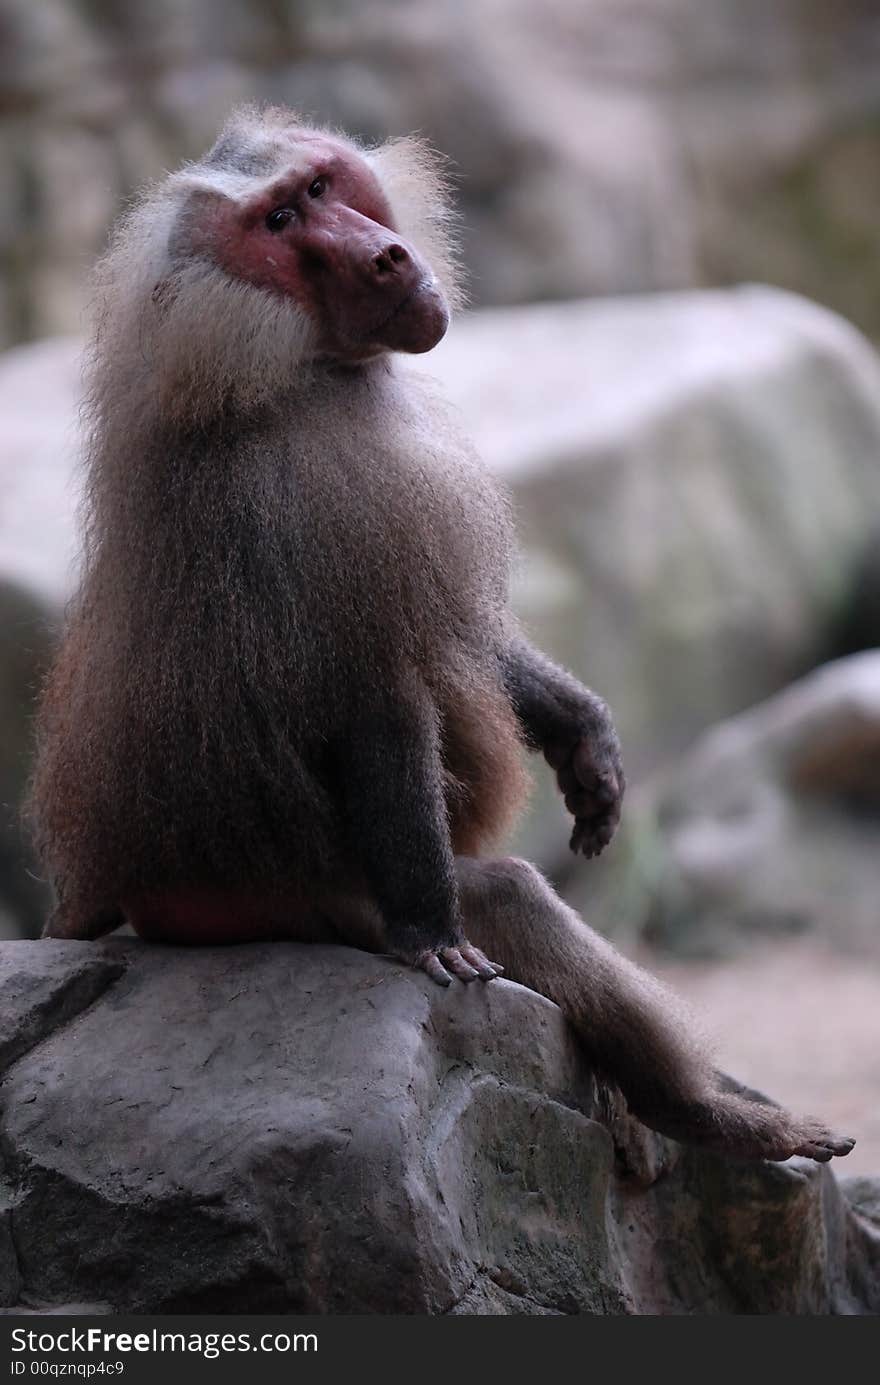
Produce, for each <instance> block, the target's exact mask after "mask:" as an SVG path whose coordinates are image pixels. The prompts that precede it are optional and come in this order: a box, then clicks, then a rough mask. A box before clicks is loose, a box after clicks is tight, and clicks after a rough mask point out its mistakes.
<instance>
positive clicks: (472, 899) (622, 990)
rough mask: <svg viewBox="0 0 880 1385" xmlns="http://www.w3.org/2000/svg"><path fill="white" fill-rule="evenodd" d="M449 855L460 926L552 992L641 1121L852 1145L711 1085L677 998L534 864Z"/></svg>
mask: <svg viewBox="0 0 880 1385" xmlns="http://www.w3.org/2000/svg"><path fill="white" fill-rule="evenodd" d="M456 866H457V873H458V879H459V888H460V894H461V905H462V914H463V918H464V927H465V932H466V934H467V936H468V938H469V939H470V940H471V942H473V943H475V944H476V946H477V947H479V948H482V949H483V951H484V952H485V953H486V954H487V955H488V956H489V957H491V958H493V960H496V961H498V962H500V963H501V964H502V965H503V966H504V968H505V974H506V976H507V977H508V979H510V980H514V981H520V982H522V984H523V985H526V986H529V987H531V989H532V990H535V991H539V992H540V993H541V994H542V995H545V996H548V997H549V998H550V999H551V1000H554V1001H556V1003H557V1004H558V1005H559V1006H560V1008H561V1009H562V1010H563V1012H564V1013H565V1014H566V1016H567V1017H568V1019H569V1020H570V1021H571V1023H572V1024H573V1025H574V1027H575V1028H576V1030H577V1032H578V1034H579V1035H580V1037H581V1039H582V1041H583V1043H584V1046H585V1049H586V1050H587V1052H588V1054H589V1057H590V1059H591V1061H592V1062H593V1064H594V1065H595V1067H596V1070H597V1072H599V1073H600V1074H601V1075H602V1076H603V1077H604V1078H606V1079H609V1080H610V1081H613V1082H614V1083H615V1084H616V1085H617V1086H618V1087H619V1088H620V1089H621V1091H622V1092H623V1094H624V1096H625V1098H626V1101H627V1104H628V1105H629V1107H630V1109H631V1110H632V1112H633V1113H634V1114H635V1115H637V1116H638V1117H639V1119H640V1120H642V1121H643V1122H644V1123H645V1124H646V1125H649V1126H651V1127H652V1128H653V1129H655V1130H659V1131H661V1133H663V1134H665V1135H670V1136H672V1137H673V1138H675V1139H677V1140H681V1141H683V1142H685V1143H689V1144H699V1145H703V1146H704V1147H708V1148H710V1149H716V1150H719V1151H723V1152H724V1153H726V1154H731V1155H735V1156H739V1157H742V1158H763V1159H787V1158H788V1157H789V1156H790V1155H792V1154H803V1155H807V1156H808V1157H809V1158H812V1159H818V1160H820V1161H822V1162H825V1161H826V1160H828V1159H830V1158H831V1157H832V1156H833V1155H835V1154H848V1153H849V1151H850V1150H851V1149H852V1147H853V1144H854V1141H853V1140H850V1139H844V1138H841V1137H840V1136H837V1135H835V1134H833V1133H831V1132H830V1131H829V1130H827V1129H826V1128H825V1127H824V1126H823V1125H822V1123H821V1122H820V1121H815V1120H811V1119H800V1118H797V1117H795V1116H792V1115H790V1114H789V1113H788V1112H787V1111H784V1110H782V1109H780V1108H778V1107H774V1106H769V1105H763V1104H761V1103H759V1102H757V1101H753V1100H750V1099H749V1098H748V1097H747V1096H744V1095H742V1093H740V1092H732V1091H725V1090H722V1087H721V1084H720V1081H719V1079H718V1077H716V1075H715V1073H714V1070H713V1068H712V1065H711V1062H710V1061H709V1059H708V1058H707V1057H706V1056H705V1055H704V1054H703V1053H702V1052H701V1051H700V1048H699V1046H698V1045H697V1044H695V1043H694V1041H693V1038H692V1037H691V1031H692V1028H693V1026H692V1025H689V1023H688V1020H687V1017H686V1015H685V1014H684V1013H683V1010H682V1006H681V1004H680V1003H679V1002H678V1001H676V999H675V997H674V996H673V995H672V994H671V993H670V992H668V991H667V990H666V989H665V987H663V986H662V985H661V984H660V982H659V981H657V980H655V978H654V977H652V976H650V975H649V974H648V973H647V972H645V971H642V969H641V968H640V967H637V966H635V965H634V964H633V963H631V962H629V961H628V960H627V959H626V958H624V957H622V956H621V955H620V954H619V953H618V952H616V951H615V949H614V948H613V947H612V946H611V945H610V943H608V942H607V941H606V940H605V939H604V938H602V937H600V936H599V935H598V934H597V933H595V932H594V931H593V930H592V929H591V928H588V927H587V925H586V924H585V923H584V922H583V920H582V919H581V918H580V917H579V916H578V915H577V914H576V913H575V912H574V910H573V909H571V908H569V907H568V905H567V904H565V903H564V902H563V901H562V900H561V899H560V898H559V896H558V895H557V894H556V893H555V891H554V890H553V889H552V888H551V886H550V885H549V884H548V882H547V881H546V880H545V879H544V878H543V876H542V875H541V874H540V873H539V872H538V871H537V870H536V869H535V868H534V866H531V865H529V864H528V863H527V862H525V861H518V860H514V859H511V858H508V859H504V860H500V861H486V862H481V861H476V860H471V859H470V858H465V857H459V858H458V859H457V862H456Z"/></svg>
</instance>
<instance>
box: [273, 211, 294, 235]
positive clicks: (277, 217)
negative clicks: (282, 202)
mask: <svg viewBox="0 0 880 1385" xmlns="http://www.w3.org/2000/svg"><path fill="white" fill-rule="evenodd" d="M295 215H296V213H295V212H294V210H293V208H292V207H276V208H275V210H274V211H271V212H270V213H269V215H268V216H267V217H266V226H267V227H268V229H269V230H270V231H283V230H284V227H285V226H286V225H287V223H288V221H292V220H293V218H294V216H295Z"/></svg>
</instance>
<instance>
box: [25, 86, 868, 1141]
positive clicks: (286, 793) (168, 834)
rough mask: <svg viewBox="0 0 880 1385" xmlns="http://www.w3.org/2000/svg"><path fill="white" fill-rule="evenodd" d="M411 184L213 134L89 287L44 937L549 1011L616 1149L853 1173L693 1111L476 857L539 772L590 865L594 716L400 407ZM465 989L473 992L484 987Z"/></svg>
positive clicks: (432, 173) (51, 725) (603, 716)
mask: <svg viewBox="0 0 880 1385" xmlns="http://www.w3.org/2000/svg"><path fill="white" fill-rule="evenodd" d="M450 227H451V218H450V213H449V209H448V199H447V191H446V187H445V185H444V178H443V172H442V166H441V164H440V162H439V161H438V159H437V158H436V156H434V155H433V154H432V153H431V152H430V151H429V150H428V149H427V148H426V147H425V146H424V145H423V144H421V143H420V142H418V141H414V140H396V141H392V142H390V143H388V144H385V145H383V146H382V147H380V148H378V149H362V148H360V147H359V146H358V145H357V144H356V143H355V142H354V141H352V140H350V139H349V138H347V137H343V136H341V135H339V134H336V133H331V132H328V131H324V130H321V129H316V128H313V127H311V126H308V125H306V124H305V123H303V122H302V121H301V120H299V119H298V118H297V117H296V116H295V115H293V114H292V113H291V112H289V111H285V110H279V109H269V110H261V111H260V110H254V109H247V110H243V111H239V112H238V113H237V114H235V115H234V116H233V117H232V119H231V120H230V121H229V122H228V123H227V125H226V126H225V128H224V129H223V131H222V132H221V134H220V136H219V138H218V140H217V142H216V143H215V144H214V146H213V148H212V149H211V150H210V151H209V153H208V154H207V155H206V156H205V157H204V158H203V159H202V160H201V161H200V162H197V163H193V164H189V165H187V166H185V167H184V168H183V169H181V170H180V171H178V172H176V173H174V174H172V175H171V176H170V177H168V178H167V179H166V180H165V181H164V182H163V183H162V184H161V185H160V186H159V187H158V188H156V189H155V190H153V191H151V192H149V193H147V195H146V196H145V197H144V198H143V199H142V200H141V202H140V203H139V204H138V205H137V206H136V207H135V208H134V209H133V210H132V211H130V212H129V214H128V215H127V216H125V218H124V219H123V220H122V222H121V224H120V226H119V227H118V228H117V230H116V232H115V235H114V237H113V240H112V243H111V246H110V249H109V251H108V254H107V255H106V257H105V258H104V260H103V262H102V264H101V266H100V267H99V270H98V273H97V305H98V314H97V325H96V332H95V336H94V342H93V349H92V354H91V364H90V377H89V378H90V385H89V394H88V407H89V411H90V413H89V416H90V420H91V434H90V436H91V446H90V451H89V455H88V465H87V484H86V489H85V516H84V518H85V524H84V549H83V573H82V580H81V585H80V588H79V591H78V594H77V596H76V597H75V599H74V601H73V603H72V605H71V610H70V615H69V622H68V628H67V633H66V637H65V639H64V641H63V644H62V647H61V649H60V653H59V655H58V658H57V663H56V665H55V668H54V672H53V673H52V674H51V676H50V679H49V681H48V685H47V688H46V691H45V694H44V699H43V703H42V708H41V712H40V716H39V724H38V755H37V767H36V771H35V778H34V784H33V791H32V796H31V813H32V818H33V823H34V831H35V837H36V841H37V843H38V847H39V850H40V852H41V855H42V859H43V861H44V862H45V865H46V869H47V871H48V873H49V875H50V876H51V879H52V881H53V884H54V887H55V891H56V894H57V905H56V907H55V910H54V912H53V914H52V915H51V917H50V919H49V922H48V924H47V926H46V930H45V932H46V934H48V935H49V936H51V937H56V938H97V937H99V936H100V935H102V934H104V933H107V932H109V931H111V930H112V929H113V928H115V927H117V926H118V925H119V924H120V923H121V922H122V921H123V920H127V921H128V922H129V923H130V924H131V925H132V926H133V927H134V929H135V930H136V931H137V932H138V933H139V934H141V935H142V936H143V937H145V938H151V939H163V940H170V941H176V942H190V943H198V942H203V943H214V942H220V941H230V942H232V941H245V940H249V939H255V938H261V939H268V938H293V939H300V940H321V941H328V940H332V941H336V942H342V943H348V944H351V945H354V946H356V947H362V948H367V949H370V950H373V951H378V952H382V953H388V954H391V955H392V956H394V957H395V958H398V959H401V960H402V961H404V962H406V963H408V964H410V965H412V966H413V967H418V968H421V969H423V970H424V971H425V972H427V974H428V975H429V976H430V977H432V978H433V980H434V981H435V982H438V983H440V984H441V985H449V984H450V983H451V982H452V981H453V979H454V978H455V979H458V980H460V981H490V980H491V979H492V978H493V977H495V976H496V975H498V973H499V972H501V971H502V970H504V969H506V972H507V975H508V976H510V977H511V978H513V979H515V980H517V981H520V982H522V983H524V984H525V985H527V986H530V987H532V988H533V989H535V990H537V991H540V992H542V993H543V994H544V995H545V996H548V997H550V998H551V999H552V1000H554V1001H556V1002H557V1003H558V1004H559V1005H560V1006H561V1007H562V1009H563V1011H564V1013H565V1014H566V1015H567V1016H568V1018H569V1020H570V1021H571V1023H572V1024H573V1025H574V1027H575V1029H576V1031H577V1033H578V1034H579V1036H580V1039H581V1041H582V1043H583V1045H584V1048H585V1050H586V1052H587V1053H588V1055H589V1058H590V1061H591V1062H592V1064H593V1066H594V1069H595V1070H596V1072H597V1073H598V1074H599V1075H600V1076H601V1077H602V1078H603V1079H604V1080H606V1081H607V1082H608V1083H609V1084H615V1085H616V1086H617V1087H618V1088H619V1089H620V1090H621V1091H622V1093H623V1095H624V1097H625V1099H626V1101H627V1103H628V1105H629V1107H630V1109H631V1110H632V1112H633V1113H634V1114H636V1115H637V1116H638V1117H639V1118H640V1119H641V1120H642V1121H644V1122H645V1123H646V1124H647V1125H649V1126H652V1127H654V1128H655V1129H657V1130H659V1131H662V1132H665V1133H666V1134H669V1135H672V1136H674V1137H676V1138H679V1139H681V1140H684V1141H690V1142H693V1143H697V1144H701V1145H703V1146H707V1147H710V1148H713V1149H716V1150H720V1151H725V1152H727V1153H729V1154H731V1155H735V1156H741V1157H756V1158H759V1157H764V1158H769V1159H785V1158H787V1157H788V1156H789V1155H791V1154H795V1153H799V1154H804V1155H809V1156H811V1157H812V1158H814V1159H818V1160H827V1159H830V1158H831V1157H832V1155H834V1154H846V1153H848V1151H849V1150H850V1149H851V1147H852V1143H853V1142H852V1141H851V1140H849V1139H842V1138H839V1137H838V1136H836V1135H834V1134H832V1133H830V1132H829V1131H828V1130H826V1129H825V1127H824V1126H823V1125H822V1124H821V1123H819V1122H817V1121H813V1120H801V1119H797V1118H795V1117H793V1116H790V1115H789V1114H787V1113H786V1112H784V1111H781V1110H779V1109H777V1108H774V1107H771V1106H766V1105H762V1104H760V1103H758V1102H754V1101H751V1100H750V1099H748V1097H746V1096H744V1095H743V1094H742V1093H735V1092H730V1091H727V1090H724V1089H723V1085H722V1083H721V1081H720V1079H719V1078H718V1077H717V1075H716V1074H715V1072H714V1070H713V1068H712V1066H711V1063H710V1062H709V1060H708V1059H707V1058H706V1057H704V1056H703V1055H702V1053H701V1052H700V1051H699V1048H698V1046H696V1045H694V1044H693V1043H692V1042H691V1041H690V1040H689V1039H688V1037H687V1034H686V1033H685V1032H684V1030H683V1028H682V1025H681V1023H680V1022H679V1018H678V1012H677V1010H676V1007H675V1001H674V1000H673V999H672V998H671V997H670V996H669V995H668V994H667V993H666V992H665V991H664V990H663V989H662V988H661V987H660V985H659V983H657V982H656V981H654V980H653V979H652V978H651V977H650V976H649V975H647V974H646V973H644V972H643V971H641V970H640V969H638V968H637V967H635V966H634V965H631V964H630V963H629V962H628V961H627V960H626V959H624V958H622V957H621V956H619V955H618V954H617V953H616V952H615V950H614V949H613V948H612V947H611V946H610V945H609V944H608V943H607V942H606V941H605V940H604V939H602V938H601V937H599V936H598V935H597V934H595V933H594V932H592V931H591V930H590V928H588V927H587V925H586V924H585V923H584V922H583V921H582V920H581V919H580V918H579V917H578V916H577V915H576V914H575V913H574V912H573V911H572V910H571V909H570V908H568V907H567V906H566V905H565V904H564V903H563V902H562V900H560V899H559V898H558V897H557V895H556V894H555V893H554V891H553V889H552V888H551V887H550V885H549V884H548V883H547V881H546V880H544V879H543V878H542V876H541V875H540V874H539V873H538V871H537V870H535V869H534V868H533V867H532V866H531V865H528V864H527V863H525V862H524V861H519V860H513V859H509V858H501V859H491V857H490V858H489V859H486V857H487V855H490V853H491V850H492V847H493V843H496V842H497V841H498V839H499V838H500V837H502V836H503V834H504V832H505V831H506V830H507V829H508V828H509V826H510V825H511V823H512V821H513V818H514V817H515V815H516V812H517V810H518V808H519V806H520V804H521V800H522V797H523V787H524V775H523V769H522V759H523V756H522V749H523V746H525V747H527V748H529V749H531V750H534V751H541V752H543V754H544V756H545V757H546V759H547V760H548V761H549V763H550V765H551V767H552V768H553V770H554V771H555V772H556V775H557V778H558V781H559V786H560V788H561V790H562V792H563V794H564V796H565V802H566V805H567V807H568V809H569V811H570V812H571V814H572V816H573V819H574V828H573V833H572V838H571V846H572V849H573V850H574V851H575V852H581V853H583V854H584V855H585V856H594V855H596V854H597V853H598V852H600V851H601V850H602V849H603V848H604V847H605V846H606V845H607V843H608V842H609V840H610V839H611V836H612V834H613V832H614V830H615V827H616V825H617V822H618V818H619V814H620V804H621V798H622V795H623V790H624V776H623V770H622V768H621V760H620V751H619V747H618V741H617V737H616V735H615V732H614V729H613V726H612V722H611V719H610V716H609V712H608V709H607V707H606V706H605V704H604V703H603V702H602V700H601V699H600V698H599V697H597V696H596V695H595V694H594V693H592V692H589V691H588V690H587V689H586V688H584V687H583V686H582V685H581V684H580V683H579V682H578V681H577V680H576V679H575V678H574V677H573V676H571V675H570V674H569V673H567V672H565V671H564V670H562V669H560V668H558V667H556V666H555V665H554V664H553V663H551V661H550V660H549V659H547V658H545V657H544V655H543V654H541V653H539V652H538V651H537V650H536V649H534V648H533V647H532V645H531V644H530V643H529V641H528V639H527V638H526V637H525V635H524V634H523V633H522V631H521V630H520V629H519V628H518V626H517V623H516V621H515V619H514V617H513V615H512V614H511V612H510V609H509V607H508V593H507V588H508V569H509V566H510V560H511V552H512V534H511V519H510V514H509V509H508V505H507V503H506V501H505V500H504V498H502V496H501V495H500V494H499V491H498V489H497V487H496V486H495V484H494V483H493V482H492V481H491V480H490V479H489V477H488V475H487V474H486V472H485V471H484V470H483V468H482V467H481V465H480V463H479V462H478V460H477V459H476V458H475V457H474V455H473V453H472V451H471V448H470V446H469V445H468V443H467V441H466V440H464V439H463V438H461V437H460V436H459V434H458V429H457V425H456V423H455V420H454V418H453V417H452V416H451V414H450V413H449V412H448V411H447V410H446V409H445V408H444V406H443V403H442V402H441V401H440V400H438V399H437V398H436V397H435V394H434V390H433V388H432V387H431V386H430V385H429V384H427V383H424V382H421V381H420V380H419V379H418V377H417V376H416V375H415V373H414V372H412V373H411V372H406V371H403V370H401V369H400V366H399V364H398V363H396V361H395V357H394V353H395V352H401V351H402V352H410V353H419V352H425V351H429V350H430V349H431V348H432V347H433V346H434V345H435V344H436V343H437V342H438V341H439V340H440V338H441V337H442V336H443V334H444V332H445V330H446V327H447V323H448V318H449V312H450V308H451V307H452V306H455V305H456V303H457V302H458V299H459V292H458V288H457V275H456V257H455V254H454V252H453V250H452V248H451V245H452V240H451V237H450ZM494 959H497V960H494Z"/></svg>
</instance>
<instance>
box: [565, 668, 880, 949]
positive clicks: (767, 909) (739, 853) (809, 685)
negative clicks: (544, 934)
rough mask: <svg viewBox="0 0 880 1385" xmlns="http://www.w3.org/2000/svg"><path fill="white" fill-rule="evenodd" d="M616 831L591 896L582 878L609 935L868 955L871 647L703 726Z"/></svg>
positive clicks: (875, 847)
mask: <svg viewBox="0 0 880 1385" xmlns="http://www.w3.org/2000/svg"><path fill="white" fill-rule="evenodd" d="M623 831H624V838H623V841H622V844H621V850H620V853H619V855H618V856H617V858H616V859H615V860H613V861H612V860H610V859H609V862H608V863H607V865H606V866H604V867H603V868H602V869H601V871H600V873H599V875H600V880H601V890H600V891H599V897H598V898H597V893H596V891H597V890H598V886H599V881H597V880H596V879H594V882H593V884H594V892H593V896H592V911H593V918H594V920H595V919H596V918H597V917H601V918H602V920H603V922H604V923H605V926H606V928H609V929H610V931H612V932H614V931H619V928H620V927H624V926H625V927H626V928H627V929H628V930H635V932H637V933H641V934H642V935H643V936H646V937H648V938H649V939H650V940H651V941H652V942H654V943H660V944H662V945H663V946H665V947H668V948H671V949H673V950H674V951H676V952H679V953H683V954H686V955H687V954H691V955H697V956H712V955H715V954H718V953H719V952H720V953H722V954H723V953H725V952H731V951H736V950H737V949H742V947H743V946H745V945H746V944H748V943H751V942H752V941H754V940H755V938H756V937H763V938H771V937H774V936H776V937H780V936H781V937H785V936H787V935H791V934H804V933H810V934H812V935H814V936H815V937H817V938H820V939H823V940H824V942H825V943H826V944H830V945H833V946H835V947H837V948H839V949H841V950H842V951H843V952H851V953H856V954H861V955H862V956H867V957H870V958H872V959H874V960H875V961H876V960H877V959H878V958H880V935H878V929H877V918H878V912H877V879H878V875H877V870H878V861H880V650H866V651H864V652H863V653H860V654H854V655H851V656H850V657H849V658H846V659H839V660H836V661H835V662H834V663H830V664H826V665H824V666H823V667H822V668H820V669H818V670H816V671H815V672H813V673H811V674H810V675H809V676H808V677H806V678H804V679H802V680H800V681H799V682H797V683H794V684H792V686H791V687H789V688H787V689H786V690H785V691H784V692H782V693H779V694H778V695H777V696H776V697H774V698H771V699H770V700H769V701H767V702H764V703H762V704H761V705H760V706H757V707H755V708H753V709H751V710H750V711H748V712H745V713H743V714H742V715H741V716H738V717H734V718H732V719H730V720H729V721H725V722H722V723H720V724H719V725H718V726H716V727H713V729H712V730H711V731H709V732H707V733H706V735H705V736H703V737H702V738H701V739H700V740H699V741H698V742H697V743H696V745H695V746H694V747H693V749H691V750H690V751H688V752H687V754H686V755H684V756H683V757H682V758H681V759H680V761H679V763H678V764H677V765H675V766H674V767H673V768H671V769H669V770H667V771H666V772H664V773H663V774H661V775H659V776H658V777H657V778H656V780H655V781H654V782H653V783H651V784H649V785H646V786H644V788H643V790H642V791H641V792H640V793H637V794H636V795H635V797H634V799H633V800H632V801H631V802H630V805H629V814H628V820H627V823H626V825H625V827H624V829H623ZM624 878H625V882H626V883H624ZM624 896H625V897H624ZM622 911H624V912H625V919H624V917H623V916H622ZM606 914H607V916H606ZM615 916H616V924H617V927H615Z"/></svg>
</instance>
